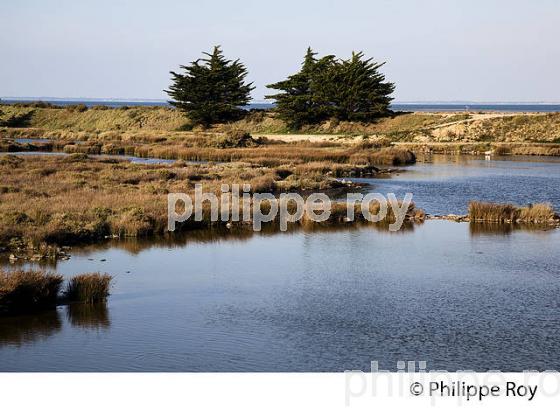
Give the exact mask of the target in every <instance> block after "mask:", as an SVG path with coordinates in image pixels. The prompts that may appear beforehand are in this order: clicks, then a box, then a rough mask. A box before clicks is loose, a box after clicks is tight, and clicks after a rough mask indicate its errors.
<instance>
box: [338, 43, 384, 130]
mask: <svg viewBox="0 0 560 410" xmlns="http://www.w3.org/2000/svg"><path fill="white" fill-rule="evenodd" d="M363 57H364V54H363V53H362V52H359V53H352V57H351V58H350V59H349V60H344V61H342V62H341V63H340V65H339V70H338V71H339V73H338V78H336V79H335V81H337V82H338V84H341V87H338V89H337V91H338V92H337V93H336V94H335V95H334V96H333V99H334V100H335V101H334V103H335V105H336V107H337V108H338V109H337V113H336V117H337V118H338V119H339V120H348V121H365V122H368V121H373V120H375V119H376V118H379V117H382V116H385V115H387V114H388V113H389V112H390V110H389V105H390V103H391V101H392V100H393V98H392V97H391V96H390V95H391V94H392V93H393V91H394V90H395V85H394V84H393V83H390V82H386V81H385V76H384V75H383V74H382V73H380V72H379V68H380V67H382V66H383V65H384V64H385V63H374V62H372V59H371V58H369V59H364V58H363Z"/></svg>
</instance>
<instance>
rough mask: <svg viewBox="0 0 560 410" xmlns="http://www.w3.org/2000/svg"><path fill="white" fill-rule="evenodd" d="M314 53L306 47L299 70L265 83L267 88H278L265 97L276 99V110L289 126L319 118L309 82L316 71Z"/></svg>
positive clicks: (296, 126) (312, 121)
mask: <svg viewBox="0 0 560 410" xmlns="http://www.w3.org/2000/svg"><path fill="white" fill-rule="evenodd" d="M315 55H316V53H314V52H313V50H311V47H309V48H308V49H307V53H306V54H305V57H304V59H303V64H302V65H301V70H300V71H299V72H298V73H296V74H293V75H291V76H289V77H288V78H287V79H286V80H284V81H280V82H277V83H274V84H269V85H267V88H272V89H275V90H280V91H281V92H280V93H278V94H274V95H267V96H266V97H265V98H267V99H274V100H276V112H277V113H278V116H279V117H280V118H281V119H283V120H285V121H286V122H287V123H288V124H289V126H290V127H292V128H300V127H301V126H302V125H304V124H311V123H314V122H317V121H319V120H320V116H321V114H320V112H319V111H320V109H319V106H318V105H317V104H316V103H315V101H314V100H313V93H312V90H311V82H312V78H313V75H314V72H315V71H316V65H317V60H316V59H315Z"/></svg>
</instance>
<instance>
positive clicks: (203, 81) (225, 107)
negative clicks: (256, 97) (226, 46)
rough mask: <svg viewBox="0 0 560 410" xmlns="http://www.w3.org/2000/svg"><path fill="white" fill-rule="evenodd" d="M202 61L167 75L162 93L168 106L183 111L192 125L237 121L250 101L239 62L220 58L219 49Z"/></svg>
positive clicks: (243, 67) (249, 90)
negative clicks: (167, 83) (181, 71)
mask: <svg viewBox="0 0 560 410" xmlns="http://www.w3.org/2000/svg"><path fill="white" fill-rule="evenodd" d="M204 55H205V56H206V57H204V58H201V59H198V60H196V61H193V62H191V63H190V64H189V65H183V66H181V69H182V70H183V71H184V73H176V72H173V71H171V76H172V84H171V86H170V87H169V90H165V92H166V93H167V94H169V96H170V97H171V98H172V100H171V101H169V103H170V104H171V105H173V106H175V107H177V108H178V109H180V110H182V111H184V112H185V113H186V114H187V115H188V117H189V118H190V120H191V121H192V122H193V123H194V124H203V125H209V124H213V123H217V122H227V121H232V120H236V119H239V118H240V117H241V116H242V115H243V112H244V111H243V109H242V108H241V107H243V106H245V105H247V104H248V103H249V101H250V100H251V97H250V93H251V91H252V90H253V89H254V87H253V85H252V83H248V84H247V83H245V77H246V76H247V69H246V68H245V66H244V65H243V64H242V63H240V62H239V60H235V61H231V60H228V59H226V58H225V57H224V56H223V53H222V50H221V49H220V46H216V47H214V50H213V52H212V53H204Z"/></svg>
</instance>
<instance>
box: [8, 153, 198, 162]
mask: <svg viewBox="0 0 560 410" xmlns="http://www.w3.org/2000/svg"><path fill="white" fill-rule="evenodd" d="M2 155H24V156H44V155H48V156H66V155H69V154H67V153H65V152H51V151H17V152H0V156H2ZM88 156H89V157H93V158H99V159H122V160H125V161H130V162H132V163H133V164H145V165H150V164H151V165H156V164H173V163H174V162H176V161H177V160H175V159H164V158H142V157H134V156H131V155H108V154H99V155H98V154H88ZM185 162H186V163H192V164H195V163H196V164H199V163H201V161H185Z"/></svg>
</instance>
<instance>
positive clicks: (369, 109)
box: [266, 49, 395, 128]
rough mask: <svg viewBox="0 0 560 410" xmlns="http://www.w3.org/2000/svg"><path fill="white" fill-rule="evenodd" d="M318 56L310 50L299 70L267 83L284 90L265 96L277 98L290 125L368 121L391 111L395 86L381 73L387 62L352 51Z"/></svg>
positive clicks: (282, 116) (283, 115)
mask: <svg viewBox="0 0 560 410" xmlns="http://www.w3.org/2000/svg"><path fill="white" fill-rule="evenodd" d="M315 55H316V53H313V52H312V51H311V49H308V51H307V55H306V57H305V60H304V63H303V65H302V68H301V70H300V72H298V73H296V74H294V75H291V76H290V77H288V79H287V80H285V81H280V82H278V83H275V84H270V85H268V86H267V87H269V88H274V89H278V90H281V91H282V92H281V93H278V94H276V95H270V96H267V97H266V98H271V99H275V100H276V111H277V112H278V115H279V116H280V118H282V119H284V120H285V121H287V122H288V124H289V125H290V126H292V127H294V128H299V127H301V126H302V125H305V124H317V123H320V122H321V121H324V120H326V119H329V118H336V119H338V120H348V121H365V122H369V121H374V120H375V119H376V118H379V117H382V116H386V115H388V114H389V113H390V112H391V111H390V108H389V105H390V103H391V101H392V97H391V94H392V92H393V91H394V89H395V86H394V84H393V83H390V82H386V81H385V76H384V75H383V74H382V73H380V72H379V68H380V67H382V66H383V64H384V63H375V62H373V60H372V59H364V55H363V53H361V52H359V53H352V57H351V58H350V59H348V60H338V59H336V58H335V56H332V55H328V56H325V57H322V58H320V59H316V58H315Z"/></svg>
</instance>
